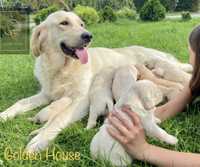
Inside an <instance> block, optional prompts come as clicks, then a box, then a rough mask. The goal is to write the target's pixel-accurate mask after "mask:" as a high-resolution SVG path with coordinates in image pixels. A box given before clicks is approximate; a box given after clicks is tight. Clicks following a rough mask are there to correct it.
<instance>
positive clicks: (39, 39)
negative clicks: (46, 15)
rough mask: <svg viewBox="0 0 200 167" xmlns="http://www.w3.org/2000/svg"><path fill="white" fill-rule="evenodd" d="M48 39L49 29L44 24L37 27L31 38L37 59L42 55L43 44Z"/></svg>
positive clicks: (33, 51) (32, 48)
mask: <svg viewBox="0 0 200 167" xmlns="http://www.w3.org/2000/svg"><path fill="white" fill-rule="evenodd" d="M46 38H47V28H46V27H45V25H44V24H40V25H39V26H37V27H35V29H34V30H33V33H32V37H31V50H32V53H33V55H34V56H35V57H38V56H40V55H41V53H42V44H43V42H44V41H45V40H46Z"/></svg>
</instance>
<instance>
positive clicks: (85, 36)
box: [81, 32, 92, 42]
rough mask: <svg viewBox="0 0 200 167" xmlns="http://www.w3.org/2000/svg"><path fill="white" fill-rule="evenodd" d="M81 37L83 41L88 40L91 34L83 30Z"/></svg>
mask: <svg viewBox="0 0 200 167" xmlns="http://www.w3.org/2000/svg"><path fill="white" fill-rule="evenodd" d="M81 38H82V39H83V40H84V41H85V42H90V41H91V39H92V34H91V33H89V32H84V33H83V34H81Z"/></svg>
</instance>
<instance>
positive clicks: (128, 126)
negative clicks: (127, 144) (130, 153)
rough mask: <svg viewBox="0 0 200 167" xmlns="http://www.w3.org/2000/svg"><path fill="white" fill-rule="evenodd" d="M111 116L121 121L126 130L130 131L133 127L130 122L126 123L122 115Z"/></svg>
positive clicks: (117, 113) (114, 114) (114, 113)
mask: <svg viewBox="0 0 200 167" xmlns="http://www.w3.org/2000/svg"><path fill="white" fill-rule="evenodd" d="M112 114H113V116H115V117H117V119H119V120H120V121H121V123H122V124H123V125H124V126H125V127H126V128H127V129H128V130H130V129H132V128H133V125H132V124H131V123H130V121H127V120H126V119H125V118H124V117H123V115H122V114H120V113H119V112H113V113H112Z"/></svg>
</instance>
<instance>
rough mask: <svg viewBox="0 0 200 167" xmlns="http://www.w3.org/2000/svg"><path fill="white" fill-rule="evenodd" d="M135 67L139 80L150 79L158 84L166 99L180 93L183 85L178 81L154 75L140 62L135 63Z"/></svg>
mask: <svg viewBox="0 0 200 167" xmlns="http://www.w3.org/2000/svg"><path fill="white" fill-rule="evenodd" d="M135 67H136V68H137V70H138V73H139V74H138V79H139V80H150V81H152V82H153V83H155V84H156V85H158V86H159V88H160V89H161V91H162V92H163V94H164V95H165V96H166V98H167V99H166V100H168V101H169V100H171V99H173V98H174V97H176V95H177V94H178V93H180V92H181V91H182V90H183V88H184V86H183V85H182V84H180V83H177V82H173V81H168V80H166V79H163V78H159V77H158V76H156V75H155V74H154V73H153V72H152V71H151V70H149V69H148V68H147V67H146V66H145V65H142V64H136V65H135Z"/></svg>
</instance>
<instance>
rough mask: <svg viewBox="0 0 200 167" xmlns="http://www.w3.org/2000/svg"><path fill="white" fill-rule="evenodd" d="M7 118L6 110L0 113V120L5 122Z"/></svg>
mask: <svg viewBox="0 0 200 167" xmlns="http://www.w3.org/2000/svg"><path fill="white" fill-rule="evenodd" d="M8 118H9V115H8V113H6V112H2V113H0V121H2V122H5V121H7V120H8Z"/></svg>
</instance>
